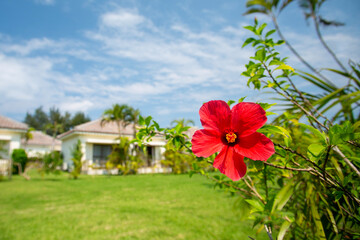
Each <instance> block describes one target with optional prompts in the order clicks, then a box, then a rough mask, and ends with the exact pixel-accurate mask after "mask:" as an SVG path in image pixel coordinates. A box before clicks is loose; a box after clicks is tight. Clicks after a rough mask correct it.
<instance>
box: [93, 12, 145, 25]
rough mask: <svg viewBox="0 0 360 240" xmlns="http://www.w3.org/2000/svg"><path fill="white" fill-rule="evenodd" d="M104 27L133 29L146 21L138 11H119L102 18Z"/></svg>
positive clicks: (104, 15) (108, 13) (106, 14)
mask: <svg viewBox="0 0 360 240" xmlns="http://www.w3.org/2000/svg"><path fill="white" fill-rule="evenodd" d="M100 21H101V25H102V26H103V27H110V28H118V29H132V28H135V27H136V26H138V25H139V24H141V23H143V22H144V21H145V19H144V17H143V16H141V15H139V14H137V13H136V11H133V10H129V9H118V10H117V11H114V12H107V13H105V14H103V15H102V16H101V17H100Z"/></svg>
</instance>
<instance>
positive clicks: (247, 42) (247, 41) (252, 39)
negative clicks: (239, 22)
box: [241, 38, 255, 48]
mask: <svg viewBox="0 0 360 240" xmlns="http://www.w3.org/2000/svg"><path fill="white" fill-rule="evenodd" d="M253 41H255V38H248V39H246V40H245V42H244V44H243V45H242V46H241V48H243V47H245V46H246V45H248V44H249V43H251V42H253Z"/></svg>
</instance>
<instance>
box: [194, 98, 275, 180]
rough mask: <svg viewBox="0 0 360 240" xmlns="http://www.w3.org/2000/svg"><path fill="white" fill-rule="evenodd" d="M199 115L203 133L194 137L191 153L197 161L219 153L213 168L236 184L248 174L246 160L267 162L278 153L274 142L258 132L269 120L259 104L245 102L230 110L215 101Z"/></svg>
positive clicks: (196, 133)
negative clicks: (198, 158) (245, 158)
mask: <svg viewBox="0 0 360 240" xmlns="http://www.w3.org/2000/svg"><path fill="white" fill-rule="evenodd" d="M199 113H200V121H201V124H202V126H203V128H204V129H201V130H197V131H196V132H195V134H194V136H193V137H192V140H191V142H192V151H193V153H194V154H195V155H196V156H198V157H209V156H210V155H212V154H214V153H215V152H220V153H219V154H218V155H217V156H216V158H215V160H214V164H213V165H214V167H215V168H217V169H219V170H220V172H221V173H223V174H225V175H226V176H228V177H229V178H231V179H232V180H233V181H237V180H239V179H240V178H242V177H243V176H244V175H245V173H246V165H245V163H244V157H247V158H250V159H252V160H261V161H266V160H267V159H268V158H269V157H270V156H271V155H273V154H274V153H275V150H274V144H273V143H272V141H271V140H270V139H269V138H267V137H266V136H265V135H263V134H261V133H258V132H256V130H257V129H259V128H261V127H262V126H263V125H264V124H265V122H266V120H267V118H266V115H265V111H264V109H262V107H261V106H260V105H259V104H256V103H249V102H242V103H238V104H236V105H235V106H234V107H233V108H232V109H231V110H230V107H229V106H228V104H227V103H226V102H224V101H221V100H214V101H210V102H207V103H204V104H203V105H202V107H201V108H200V111H199Z"/></svg>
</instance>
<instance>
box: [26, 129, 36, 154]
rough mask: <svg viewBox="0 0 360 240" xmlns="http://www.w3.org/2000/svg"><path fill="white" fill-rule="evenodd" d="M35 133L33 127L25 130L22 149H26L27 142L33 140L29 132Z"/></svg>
mask: <svg viewBox="0 0 360 240" xmlns="http://www.w3.org/2000/svg"><path fill="white" fill-rule="evenodd" d="M33 131H35V128H33V127H29V128H28V129H27V130H26V133H24V135H23V137H24V139H25V144H24V149H26V147H27V144H28V142H29V140H31V139H33V137H34V136H33V134H32V133H31V132H33Z"/></svg>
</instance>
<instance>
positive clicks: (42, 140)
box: [21, 131, 61, 157]
mask: <svg viewBox="0 0 360 240" xmlns="http://www.w3.org/2000/svg"><path fill="white" fill-rule="evenodd" d="M31 134H32V138H31V139H29V140H28V141H26V140H25V139H24V138H23V139H22V140H21V145H22V147H23V148H24V149H25V151H26V153H27V155H28V157H37V156H43V155H44V154H46V153H50V152H51V151H59V152H60V151H61V141H60V140H59V139H57V138H55V139H54V138H53V137H51V136H49V135H47V134H45V133H43V132H41V131H32V132H31Z"/></svg>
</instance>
